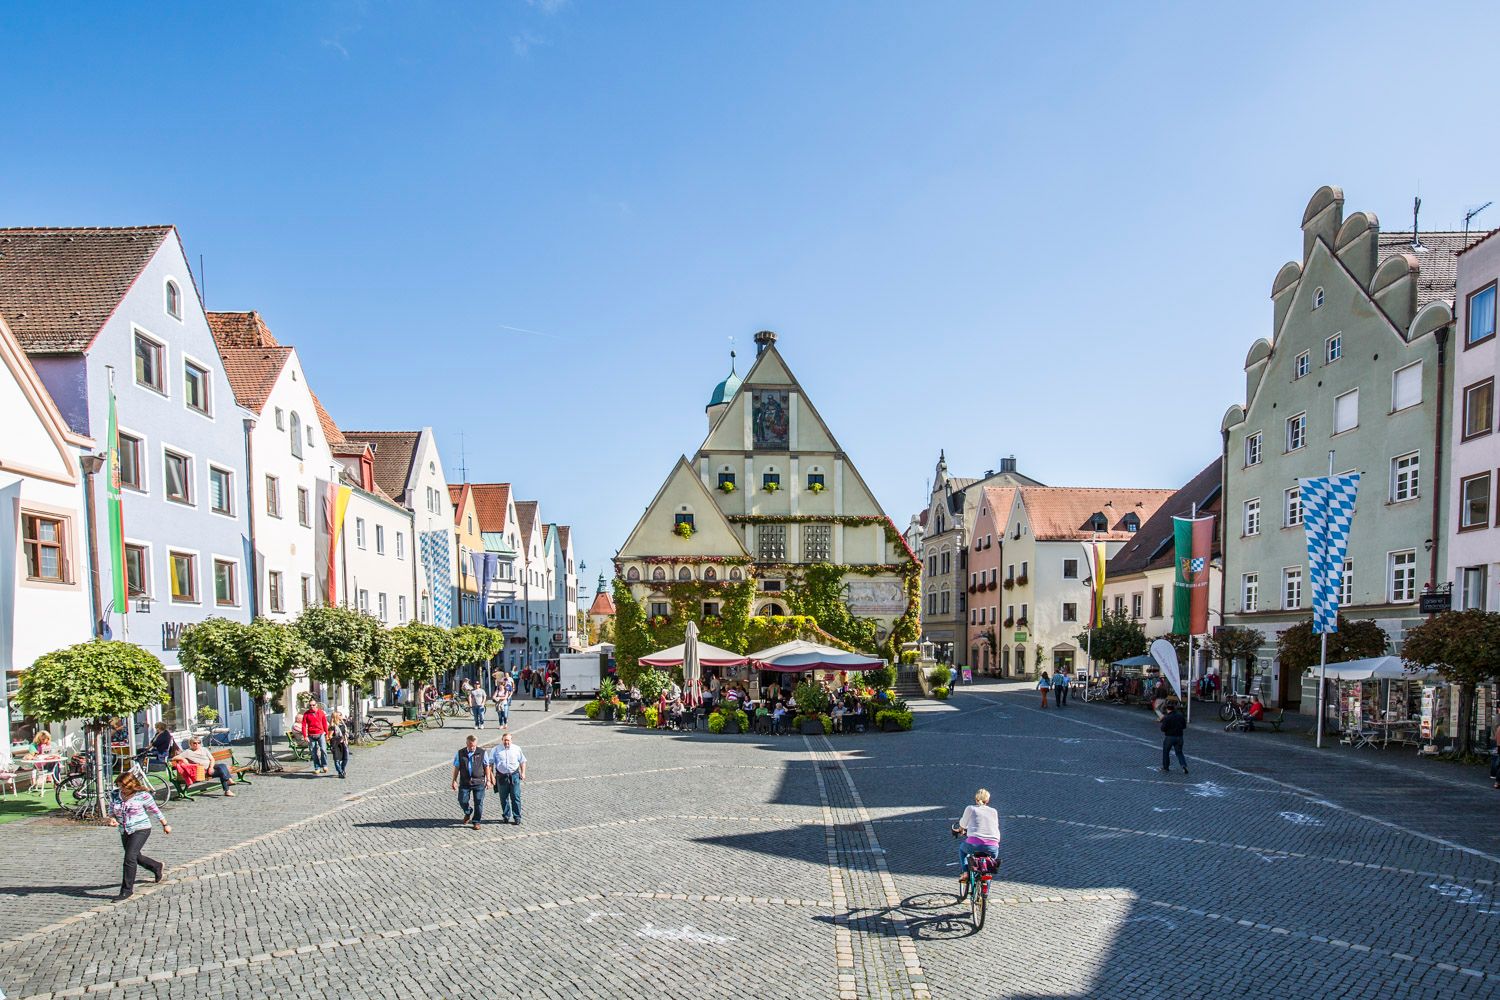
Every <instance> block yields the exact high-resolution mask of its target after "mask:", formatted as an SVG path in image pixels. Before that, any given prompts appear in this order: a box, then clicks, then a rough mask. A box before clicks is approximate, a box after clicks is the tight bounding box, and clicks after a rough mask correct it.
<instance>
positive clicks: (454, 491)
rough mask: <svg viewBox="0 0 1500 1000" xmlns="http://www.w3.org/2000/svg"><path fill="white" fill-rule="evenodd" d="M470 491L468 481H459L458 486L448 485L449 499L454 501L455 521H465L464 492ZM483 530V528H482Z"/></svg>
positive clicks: (460, 522) (455, 522)
mask: <svg viewBox="0 0 1500 1000" xmlns="http://www.w3.org/2000/svg"><path fill="white" fill-rule="evenodd" d="M468 492H469V484H468V483H459V484H458V485H457V486H454V485H452V484H451V483H450V484H449V485H448V499H449V500H451V501H452V502H453V523H454V524H463V521H464V494H465V493H468ZM481 530H482V529H481Z"/></svg>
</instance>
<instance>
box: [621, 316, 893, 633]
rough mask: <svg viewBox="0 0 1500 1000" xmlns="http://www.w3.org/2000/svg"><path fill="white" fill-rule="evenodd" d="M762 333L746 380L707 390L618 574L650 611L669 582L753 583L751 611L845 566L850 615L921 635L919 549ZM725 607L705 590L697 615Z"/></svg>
mask: <svg viewBox="0 0 1500 1000" xmlns="http://www.w3.org/2000/svg"><path fill="white" fill-rule="evenodd" d="M755 341H756V347H757V356H756V360H755V363H754V365H753V366H752V367H751V369H750V371H749V372H748V373H747V374H746V375H745V377H744V379H743V381H738V376H737V375H733V374H732V375H731V377H730V379H727V380H726V381H725V382H722V383H720V384H719V386H717V387H716V388H715V389H714V392H713V394H712V396H711V397H710V400H709V404H708V406H707V407H706V408H705V409H706V412H707V416H708V419H709V432H708V436H707V438H706V439H705V440H704V441H703V444H702V445H701V446H700V447H699V449H698V451H697V453H696V454H695V455H694V457H693V458H692V460H691V461H689V460H688V459H686V458H682V459H679V460H678V462H677V464H676V465H675V466H674V467H673V469H672V471H671V473H670V474H669V475H668V476H667V478H666V480H665V482H664V483H663V484H662V487H661V489H660V490H658V491H657V494H656V496H655V498H654V499H653V500H652V502H651V504H650V506H649V507H648V508H647V509H646V512H645V514H644V515H642V517H641V519H640V521H639V522H638V523H637V524H636V526H635V529H634V530H633V531H632V532H631V533H630V536H629V537H628V538H627V539H626V541H625V544H624V545H623V546H621V548H620V550H619V552H618V553H617V554H616V557H615V571H616V576H617V578H618V579H619V580H620V581H622V582H623V583H624V584H625V585H626V586H627V588H628V589H629V592H630V593H631V596H632V597H633V598H634V599H635V600H636V601H637V602H639V603H640V604H641V605H642V607H643V608H644V609H645V610H646V612H647V616H648V619H662V618H666V617H668V614H669V613H668V612H665V611H663V609H667V608H669V606H670V596H669V594H668V587H669V586H670V585H672V584H677V583H688V582H694V583H698V584H721V583H724V584H728V583H740V582H743V581H745V580H751V581H754V588H755V589H754V593H753V595H752V597H751V600H750V608H749V613H750V614H751V615H771V616H776V615H789V614H793V613H794V612H795V608H794V601H795V597H796V595H795V588H796V587H797V586H798V585H799V583H800V581H801V580H802V579H803V578H804V576H805V574H806V573H807V571H808V570H809V569H810V568H811V567H814V566H819V565H825V566H832V567H836V568H838V567H842V568H843V569H844V576H843V580H844V581H846V583H845V588H846V589H845V594H846V595H847V597H846V603H847V606H848V610H849V612H850V613H851V614H852V615H853V616H855V617H856V618H862V619H868V620H870V621H872V622H873V623H874V629H875V632H876V635H877V637H878V641H879V642H882V643H883V642H885V641H886V640H887V639H888V638H889V637H891V635H892V633H893V630H894V631H895V632H896V634H897V635H898V637H899V641H901V642H905V641H914V640H915V639H916V630H917V622H916V617H917V614H918V608H917V606H916V605H917V601H916V599H915V573H916V571H917V566H916V561H915V556H914V555H913V554H912V553H911V552H910V550H908V549H907V548H906V545H905V543H904V541H903V539H902V537H901V535H900V534H899V532H898V531H897V529H896V528H895V526H894V525H893V524H892V523H891V520H890V518H889V517H887V516H886V514H885V512H884V511H883V510H882V509H881V507H880V505H879V503H878V502H877V501H876V500H875V497H874V496H873V495H872V494H871V492H870V490H869V488H868V487H867V486H866V485H865V483H864V480H863V479H861V478H860V475H859V472H858V470H856V469H855V467H854V464H853V462H852V461H851V460H850V459H849V456H848V455H847V454H846V453H845V452H844V451H843V449H842V448H841V447H840V446H839V444H838V442H837V440H836V439H835V438H834V436H833V434H832V432H831V431H830V430H829V428H828V426H827V424H825V423H824V421H823V419H822V417H821V416H820V415H819V414H818V411H817V409H816V408H815V407H814V406H813V404H812V402H811V400H810V399H809V398H808V396H807V393H806V392H805V391H804V389H803V388H802V386H801V384H800V383H799V382H798V381H797V379H796V378H795V377H794V376H793V375H792V373H791V371H790V370H789V369H788V367H787V365H786V363H785V361H784V360H783V358H782V356H781V353H780V352H779V350H778V349H777V348H776V335H775V334H774V333H771V332H769V331H762V332H761V333H758V334H756V337H755ZM736 383H737V384H736ZM908 581H910V586H909V585H908ZM720 604H721V602H720V601H719V600H708V599H706V600H704V601H703V602H702V603H701V606H698V607H696V608H695V609H693V610H695V611H696V612H697V614H696V615H695V616H694V617H695V618H697V619H698V620H700V623H701V621H702V620H703V619H717V618H718V616H719V615H720V614H722V613H723V611H724V608H722V607H721V606H720ZM898 622H899V623H900V624H901V627H900V628H899V629H897V628H896V626H897V623H898ZM678 624H679V625H680V624H681V623H680V622H679V623H678Z"/></svg>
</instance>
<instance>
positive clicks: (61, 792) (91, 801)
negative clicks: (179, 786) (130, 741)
mask: <svg viewBox="0 0 1500 1000" xmlns="http://www.w3.org/2000/svg"><path fill="white" fill-rule="evenodd" d="M131 770H133V771H134V772H135V773H136V775H137V776H138V777H140V779H141V780H142V782H143V783H144V784H145V786H146V790H147V791H148V792H150V793H151V797H152V798H154V799H155V800H156V801H157V803H158V804H161V805H165V804H166V803H167V802H168V801H170V800H171V798H172V782H171V781H170V780H168V778H167V775H166V772H165V771H148V770H147V769H146V768H145V767H143V766H141V765H140V764H139V763H136V764H133V765H132V766H131ZM111 774H112V772H109V771H106V773H105V779H106V781H110V780H112V777H111ZM53 794H54V795H55V796H56V799H57V805H58V808H59V809H63V810H65V811H66V812H67V813H68V814H69V815H71V816H72V817H73V818H74V819H96V818H98V816H99V785H98V781H97V778H96V771H95V768H94V753H93V751H91V750H86V751H84V752H82V753H76V754H73V755H72V756H71V757H69V758H68V769H67V771H66V772H64V773H63V775H62V777H61V778H59V779H58V780H57V782H56V784H55V785H54V787H53ZM106 794H107V790H106Z"/></svg>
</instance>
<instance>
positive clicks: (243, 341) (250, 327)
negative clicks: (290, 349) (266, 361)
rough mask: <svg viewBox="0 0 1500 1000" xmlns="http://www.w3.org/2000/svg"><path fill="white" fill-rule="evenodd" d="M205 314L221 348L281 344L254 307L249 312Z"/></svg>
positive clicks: (276, 345) (274, 345) (275, 345)
mask: <svg viewBox="0 0 1500 1000" xmlns="http://www.w3.org/2000/svg"><path fill="white" fill-rule="evenodd" d="M204 315H205V316H207V317H208V328H209V329H210V330H212V331H213V335H214V341H215V342H216V343H217V344H218V345H219V347H220V349H223V348H225V347H280V346H281V345H280V344H278V343H277V342H276V338H275V337H273V336H272V335H271V330H270V328H269V327H267V326H266V324H265V321H264V320H262V319H261V318H260V313H258V312H256V311H255V310H253V309H252V310H251V311H249V312H211V313H204Z"/></svg>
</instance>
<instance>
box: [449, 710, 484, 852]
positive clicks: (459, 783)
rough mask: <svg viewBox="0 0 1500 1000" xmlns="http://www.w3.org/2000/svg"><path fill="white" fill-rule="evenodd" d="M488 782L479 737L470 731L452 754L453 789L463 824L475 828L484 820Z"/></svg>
mask: <svg viewBox="0 0 1500 1000" xmlns="http://www.w3.org/2000/svg"><path fill="white" fill-rule="evenodd" d="M489 783H490V769H489V765H488V763H486V755H485V752H484V751H483V750H481V749H480V748H479V737H478V736H475V735H474V734H473V733H470V734H469V738H468V739H466V740H464V746H463V749H462V750H460V751H459V752H458V753H456V754H454V755H453V790H454V791H455V792H457V793H458V807H459V808H460V809H462V810H463V811H464V821H463V822H464V826H473V827H474V829H476V830H477V829H479V824H480V823H481V822H483V821H484V793H485V789H486V788H487V787H488V786H489Z"/></svg>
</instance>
